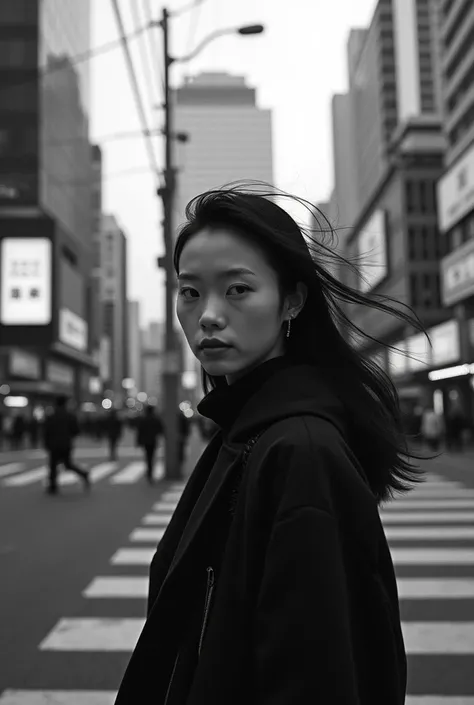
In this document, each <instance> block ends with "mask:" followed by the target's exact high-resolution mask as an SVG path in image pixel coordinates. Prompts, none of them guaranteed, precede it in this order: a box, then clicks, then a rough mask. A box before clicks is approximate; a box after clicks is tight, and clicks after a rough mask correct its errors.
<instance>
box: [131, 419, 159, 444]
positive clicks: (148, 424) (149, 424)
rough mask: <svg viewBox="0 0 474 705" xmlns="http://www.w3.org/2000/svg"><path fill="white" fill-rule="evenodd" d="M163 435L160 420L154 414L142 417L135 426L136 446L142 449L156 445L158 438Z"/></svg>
mask: <svg viewBox="0 0 474 705" xmlns="http://www.w3.org/2000/svg"><path fill="white" fill-rule="evenodd" d="M162 434H163V424H162V422H161V419H160V418H159V417H158V416H156V415H155V414H151V415H148V414H147V415H146V416H142V417H141V418H140V419H138V424H137V445H139V446H143V447H144V448H146V447H147V446H148V447H151V446H154V445H156V443H157V441H158V437H159V436H161V435H162Z"/></svg>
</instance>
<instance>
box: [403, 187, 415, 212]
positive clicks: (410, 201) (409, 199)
mask: <svg viewBox="0 0 474 705" xmlns="http://www.w3.org/2000/svg"><path fill="white" fill-rule="evenodd" d="M405 200H406V206H407V213H414V212H415V189H414V182H413V181H406V182H405Z"/></svg>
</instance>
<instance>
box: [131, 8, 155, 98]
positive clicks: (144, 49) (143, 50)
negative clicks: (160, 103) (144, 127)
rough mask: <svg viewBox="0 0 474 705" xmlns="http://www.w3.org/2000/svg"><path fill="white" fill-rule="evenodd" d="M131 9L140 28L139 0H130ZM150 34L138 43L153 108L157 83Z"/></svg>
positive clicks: (134, 20) (135, 22)
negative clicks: (151, 53)
mask: <svg viewBox="0 0 474 705" xmlns="http://www.w3.org/2000/svg"><path fill="white" fill-rule="evenodd" d="M130 7H131V10H132V15H133V22H134V24H135V25H136V26H139V25H140V24H141V17H140V13H139V4H138V2H137V0H130ZM148 34H149V32H147V34H146V35H144V36H143V37H141V38H140V41H139V42H138V48H139V51H140V59H141V64H142V67H143V74H144V77H145V86H146V89H147V91H148V99H149V102H150V105H151V106H153V105H154V104H155V102H156V101H155V91H156V85H155V81H154V78H153V67H152V64H151V62H150V57H149V54H148V41H147V35H148Z"/></svg>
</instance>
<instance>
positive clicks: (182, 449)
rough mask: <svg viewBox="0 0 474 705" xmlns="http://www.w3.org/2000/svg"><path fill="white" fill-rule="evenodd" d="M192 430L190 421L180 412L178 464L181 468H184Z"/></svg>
mask: <svg viewBox="0 0 474 705" xmlns="http://www.w3.org/2000/svg"><path fill="white" fill-rule="evenodd" d="M190 430H191V421H190V419H188V418H187V416H185V415H184V414H183V413H182V411H178V463H179V467H180V468H182V467H183V463H184V458H185V455H186V444H187V441H188V437H189V432H190Z"/></svg>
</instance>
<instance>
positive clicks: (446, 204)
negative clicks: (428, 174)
mask: <svg viewBox="0 0 474 705" xmlns="http://www.w3.org/2000/svg"><path fill="white" fill-rule="evenodd" d="M472 210H474V145H473V146H472V147H471V148H470V149H469V150H468V151H467V152H466V153H465V154H464V156H463V157H462V159H460V160H459V161H458V162H456V164H455V165H454V166H452V167H451V169H450V170H449V171H448V172H446V174H445V175H444V176H443V177H442V178H441V179H440V180H439V181H438V213H439V229H440V230H441V232H446V231H448V230H450V229H451V228H452V227H453V226H454V225H456V223H459V221H460V220H462V219H463V218H464V216H465V215H467V214H468V213H469V212H470V211H472Z"/></svg>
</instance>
